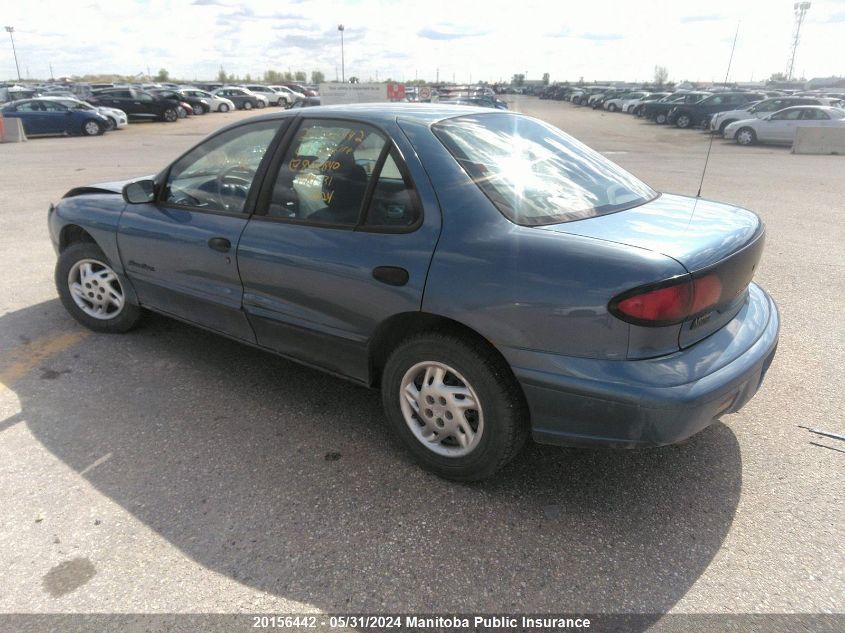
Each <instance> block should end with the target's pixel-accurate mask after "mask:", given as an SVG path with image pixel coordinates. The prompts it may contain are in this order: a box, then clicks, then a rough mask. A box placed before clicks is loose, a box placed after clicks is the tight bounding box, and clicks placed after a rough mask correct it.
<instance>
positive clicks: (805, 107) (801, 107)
mask: <svg viewBox="0 0 845 633" xmlns="http://www.w3.org/2000/svg"><path fill="white" fill-rule="evenodd" d="M841 109H842V108H837V107H836V106H829V105H794V106H789V107H788V108H782V109H780V110H778V112H786V111H787V110H824V111H825V112H827V111H830V110H841ZM773 114H777V113H773Z"/></svg>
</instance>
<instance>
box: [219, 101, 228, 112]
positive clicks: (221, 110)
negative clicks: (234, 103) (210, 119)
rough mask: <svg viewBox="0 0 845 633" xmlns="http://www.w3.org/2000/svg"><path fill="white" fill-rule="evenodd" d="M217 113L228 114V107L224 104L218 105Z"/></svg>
mask: <svg viewBox="0 0 845 633" xmlns="http://www.w3.org/2000/svg"><path fill="white" fill-rule="evenodd" d="M217 111H218V112H228V111H229V106H228V105H227V104H225V103H221V104H220V107H219V108H217Z"/></svg>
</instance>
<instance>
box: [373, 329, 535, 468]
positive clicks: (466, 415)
mask: <svg viewBox="0 0 845 633" xmlns="http://www.w3.org/2000/svg"><path fill="white" fill-rule="evenodd" d="M382 402H383V404H384V409H385V413H386V415H387V419H388V423H389V426H390V427H391V428H392V430H393V431H394V433H395V435H396V436H397V437H398V438H399V441H400V442H401V443H402V444H403V445H404V446H405V448H406V449H407V450H408V451H409V452H410V453H411V454H412V455H413V457H414V458H415V459H416V460H417V461H418V462H419V463H420V464H421V465H422V466H423V467H424V468H426V469H427V470H430V471H431V472H433V473H435V474H437V475H439V476H441V477H444V478H446V479H453V480H457V481H476V480H481V479H486V478H488V477H491V476H492V475H493V474H495V473H496V472H497V471H498V470H499V469H500V468H502V467H503V466H504V465H505V464H507V463H508V462H509V461H510V460H511V459H513V457H514V456H515V455H516V454H517V453H518V452H519V451H520V449H521V448H522V447H523V445H524V444H525V440H526V438H527V436H528V409H527V405H526V404H525V398H524V396H523V394H522V391H521V389H520V387H519V384H518V383H517V382H516V379H515V378H514V376H513V374H512V373H511V370H510V368H509V367H508V366H507V364H506V363H505V361H504V360H503V359H502V358H501V357H500V356H499V355H498V354H496V352H495V351H494V350H493V349H491V348H489V347H486V346H485V345H484V344H483V343H475V342H470V341H466V340H464V339H462V338H459V337H457V336H452V335H441V334H426V335H422V336H418V337H414V338H411V339H409V340H407V341H406V342H405V343H403V344H402V345H400V346H399V347H398V348H397V349H396V350H395V351H394V352H393V353H392V354H391V356H390V358H389V359H388V361H387V364H386V365H385V368H384V374H383V376H382Z"/></svg>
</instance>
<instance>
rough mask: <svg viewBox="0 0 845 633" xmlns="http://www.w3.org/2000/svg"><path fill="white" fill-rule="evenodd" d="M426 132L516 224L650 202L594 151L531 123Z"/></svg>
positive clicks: (507, 119) (485, 119)
mask: <svg viewBox="0 0 845 633" xmlns="http://www.w3.org/2000/svg"><path fill="white" fill-rule="evenodd" d="M433 130H434V133H435V134H436V135H437V137H438V138H439V139H440V141H441V142H442V143H443V144H444V145H445V146H446V148H447V149H448V150H449V152H450V153H451V154H452V156H454V157H455V159H456V160H457V161H458V163H459V164H460V165H461V167H463V168H464V170H465V171H466V172H467V174H468V175H469V177H470V178H472V180H473V182H474V183H475V184H476V185H478V187H480V188H481V190H482V191H483V192H484V193H485V194H486V195H487V197H488V198H490V200H491V201H492V202H493V204H494V205H496V207H497V208H498V209H499V211H501V212H502V214H503V215H504V216H505V217H506V218H508V219H509V220H511V221H512V222H515V223H516V224H522V225H526V226H536V225H542V224H557V223H560V222H570V221H572V220H580V219H583V218H591V217H595V216H598V215H604V214H607V213H614V212H616V211H622V210H624V209H629V208H631V207H635V206H638V205H641V204H644V203H645V202H648V201H649V200H653V199H654V198H656V197H657V195H658V194H657V193H656V192H655V191H654V190H653V189H651V188H650V187H649V186H648V185H646V184H645V183H643V182H641V181H640V180H638V179H637V178H635V177H634V176H633V175H631V174H629V173H628V172H626V171H625V170H624V169H622V168H621V167H619V166H618V165H616V164H614V163H612V162H610V161H609V160H607V159H606V158H604V157H603V156H602V155H601V154H599V153H598V152H595V151H593V150H592V149H590V148H589V147H587V146H586V145H583V144H581V143H579V142H578V141H576V140H575V139H574V138H572V137H571V136H568V135H567V134H564V133H563V132H561V131H560V130H558V129H557V128H554V127H552V126H549V125H546V124H545V123H542V122H540V121H537V120H535V119H530V118H528V117H522V116H514V115H510V114H504V113H502V114H498V113H495V114H493V113H491V114H478V115H471V116H462V117H457V118H454V119H447V120H445V121H442V122H440V123H437V124H435V125H434V126H433Z"/></svg>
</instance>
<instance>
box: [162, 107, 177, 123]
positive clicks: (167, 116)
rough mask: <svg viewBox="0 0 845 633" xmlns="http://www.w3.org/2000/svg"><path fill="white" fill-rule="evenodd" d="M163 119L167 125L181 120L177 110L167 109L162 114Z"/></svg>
mask: <svg viewBox="0 0 845 633" xmlns="http://www.w3.org/2000/svg"><path fill="white" fill-rule="evenodd" d="M161 118H162V119H163V120H164V121H166V122H167V123H173V122H174V121H176V120H177V119H178V118H179V113H178V112H177V111H176V108H167V110H165V111H164V112H163V113H162V115H161Z"/></svg>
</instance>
